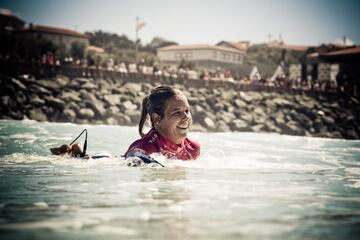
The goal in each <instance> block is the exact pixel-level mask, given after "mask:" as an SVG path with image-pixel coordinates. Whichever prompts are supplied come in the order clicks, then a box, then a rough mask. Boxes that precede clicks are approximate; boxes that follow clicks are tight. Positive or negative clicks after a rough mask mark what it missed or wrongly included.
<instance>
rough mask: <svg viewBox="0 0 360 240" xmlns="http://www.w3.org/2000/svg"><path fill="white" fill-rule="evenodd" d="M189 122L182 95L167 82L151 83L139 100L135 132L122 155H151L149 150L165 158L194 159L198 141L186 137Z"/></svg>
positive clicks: (186, 104) (189, 114) (196, 153)
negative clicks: (136, 136) (148, 123)
mask: <svg viewBox="0 0 360 240" xmlns="http://www.w3.org/2000/svg"><path fill="white" fill-rule="evenodd" d="M148 115H149V117H150V121H151V126H152V128H151V129H150V131H149V132H148V133H147V134H144V133H143V127H144V124H145V121H146V118H147V116H148ZM191 123H192V117H191V113H190V106H189V103H188V101H187V98H186V96H185V95H184V94H183V93H182V92H181V91H180V90H177V89H174V88H172V87H170V86H158V87H155V88H154V89H153V90H152V91H151V93H150V95H149V96H146V97H145V98H144V100H143V102H142V112H141V119H140V122H139V134H140V136H141V139H138V140H136V141H135V142H134V143H132V144H131V145H130V147H129V149H128V150H127V152H126V153H125V158H128V157H140V158H141V159H143V158H147V159H151V158H150V155H151V154H152V153H161V154H163V155H165V156H166V157H167V158H169V159H180V160H194V159H196V158H197V157H198V156H199V154H200V145H199V144H198V143H197V142H194V141H192V140H190V139H188V138H187V134H188V131H189V127H190V125H191Z"/></svg>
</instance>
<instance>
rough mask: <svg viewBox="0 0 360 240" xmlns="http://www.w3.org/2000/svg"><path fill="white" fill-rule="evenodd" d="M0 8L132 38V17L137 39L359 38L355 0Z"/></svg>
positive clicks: (79, 0)
mask: <svg viewBox="0 0 360 240" xmlns="http://www.w3.org/2000/svg"><path fill="white" fill-rule="evenodd" d="M0 8H5V9H9V10H11V11H12V12H13V13H14V14H15V15H17V16H18V17H20V18H21V19H23V20H24V21H26V22H27V23H29V22H33V23H35V24H43V25H50V26H57V27H63V28H69V29H74V30H77V31H82V32H83V31H93V30H104V31H108V32H113V33H117V34H119V35H121V34H126V35H127V36H128V37H129V38H131V39H134V38H135V18H136V16H139V18H140V19H141V20H143V21H145V22H146V26H145V27H144V28H143V29H142V30H141V31H140V38H141V40H142V42H143V43H148V42H150V41H151V39H152V38H153V37H155V36H160V37H163V38H165V39H168V40H172V41H176V42H178V43H180V44H200V43H203V44H216V43H217V42H219V41H221V40H229V41H239V40H249V41H251V42H252V43H260V42H265V41H267V40H268V38H269V34H271V35H272V36H273V37H278V36H279V34H281V35H282V39H283V40H284V41H285V42H286V43H288V44H301V45H318V44H320V43H329V42H333V41H334V40H335V39H339V38H342V37H344V36H346V37H348V38H350V39H351V40H352V41H354V42H355V43H356V44H359V43H360V1H356V0H251V1H250V0H249V1H242V0H217V1H215V0H117V1H114V0H101V1H100V0H62V1H55V0H31V1H30V0H24V1H22V0H0Z"/></svg>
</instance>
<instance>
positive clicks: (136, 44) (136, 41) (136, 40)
mask: <svg viewBox="0 0 360 240" xmlns="http://www.w3.org/2000/svg"><path fill="white" fill-rule="evenodd" d="M138 26H139V17H136V24H135V32H136V35H135V63H136V64H137V61H138V56H137V55H138V38H139V28H138Z"/></svg>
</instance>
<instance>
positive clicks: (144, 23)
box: [136, 22, 146, 31]
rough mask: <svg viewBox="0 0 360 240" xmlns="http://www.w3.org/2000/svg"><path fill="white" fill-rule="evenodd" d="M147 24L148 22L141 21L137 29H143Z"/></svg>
mask: <svg viewBox="0 0 360 240" xmlns="http://www.w3.org/2000/svg"><path fill="white" fill-rule="evenodd" d="M145 25H146V22H139V23H138V24H137V26H136V31H139V30H141V29H142V28H143V27H144V26H145Z"/></svg>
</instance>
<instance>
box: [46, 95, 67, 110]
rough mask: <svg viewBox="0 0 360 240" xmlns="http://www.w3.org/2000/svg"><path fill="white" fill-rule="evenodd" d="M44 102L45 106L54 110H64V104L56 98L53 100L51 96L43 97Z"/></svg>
mask: <svg viewBox="0 0 360 240" xmlns="http://www.w3.org/2000/svg"><path fill="white" fill-rule="evenodd" d="M45 101H46V105H47V106H50V107H52V108H55V109H58V110H63V109H64V108H65V102H64V101H62V100H60V99H58V98H54V97H52V96H47V97H45Z"/></svg>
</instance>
